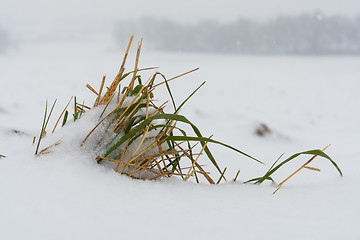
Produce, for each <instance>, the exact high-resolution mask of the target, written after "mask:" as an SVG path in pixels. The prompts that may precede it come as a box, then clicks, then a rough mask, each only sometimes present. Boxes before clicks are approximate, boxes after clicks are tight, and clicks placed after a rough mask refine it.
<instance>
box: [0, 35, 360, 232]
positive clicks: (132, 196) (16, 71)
mask: <svg viewBox="0 0 360 240" xmlns="http://www.w3.org/2000/svg"><path fill="white" fill-rule="evenodd" d="M106 43H107V42H106V41H96V42H91V43H82V42H60V43H59V42H58V43H46V42H45V43H41V44H36V43H31V44H30V43H29V44H24V45H21V47H19V48H18V49H14V50H11V51H8V52H7V53H5V54H2V55H0V66H1V70H0V79H1V80H0V84H1V85H0V87H1V89H2V93H1V95H0V142H1V148H0V154H3V155H6V156H7V157H6V158H2V159H0V192H1V197H0V226H1V231H0V238H1V239H119V238H120V239H127V238H132V239H168V238H171V239H220V238H222V239H230V238H243V239H263V238H267V239H340V238H341V239H359V238H360V232H359V231H358V223H359V220H360V218H359V216H360V214H359V213H360V209H359V204H358V203H359V201H360V191H359V187H358V182H359V180H360V177H359V174H358V161H357V159H358V156H359V154H360V150H359V146H358V144H359V133H360V125H359V124H358V123H359V122H360V113H359V110H358V103H359V100H360V99H359V98H360V95H359V92H360V83H359V80H358V78H359V76H360V58H358V57H353V56H343V57H331V56H328V57H316V56H312V57H311V56H310V57H281V56H277V57H274V56H272V57H267V56H256V57H255V56H237V55H212V54H183V53H164V52H148V51H146V50H144V51H143V52H142V54H141V60H140V65H141V66H140V67H149V66H160V67H161V68H160V70H161V71H162V72H163V73H164V74H165V75H166V76H168V77H171V76H175V75H177V74H180V73H183V72H185V71H187V70H191V69H193V68H195V67H198V66H199V67H200V70H199V71H197V72H195V73H193V74H190V75H189V76H185V77H183V78H182V79H178V80H176V81H174V82H172V83H171V84H172V89H173V94H174V95H175V97H176V101H177V102H180V101H182V100H183V99H185V98H186V97H187V96H188V95H189V94H190V93H191V92H192V90H193V89H195V88H196V87H197V86H198V85H200V84H201V82H202V81H204V80H206V81H207V83H206V84H205V86H204V87H203V88H202V89H201V90H200V91H199V92H198V94H197V95H195V96H194V97H193V99H192V100H191V101H190V102H189V103H187V105H186V106H185V107H184V108H183V111H182V113H183V114H184V115H186V116H188V118H189V119H190V120H191V121H192V122H194V123H195V124H196V125H197V126H198V127H199V128H200V130H201V131H202V133H203V135H204V136H210V135H211V134H214V139H217V140H220V141H224V142H226V143H229V144H231V145H233V146H235V147H238V148H240V149H241V150H244V151H245V152H247V153H250V154H252V155H254V156H255V157H257V158H259V159H260V160H262V161H264V162H265V163H266V164H267V165H266V166H261V165H260V164H257V163H256V162H253V161H251V160H249V159H246V158H244V157H242V156H239V155H238V154H236V153H233V152H231V151H229V150H228V149H223V148H220V147H218V146H214V145H211V146H210V149H211V150H212V151H213V153H214V155H215V158H216V159H217V161H219V164H220V165H221V168H224V167H225V166H227V167H228V171H227V174H226V176H227V178H228V179H232V178H233V177H234V176H235V173H236V172H237V170H238V169H241V173H240V176H239V181H237V182H236V183H232V182H228V183H223V184H220V185H215V186H210V185H207V184H200V185H198V184H195V183H192V182H182V181H180V180H177V179H162V180H160V181H155V182H151V181H139V180H133V179H130V178H128V177H126V176H122V175H119V174H117V173H115V172H114V171H113V170H111V169H108V168H105V167H104V166H101V165H98V164H96V163H95V161H94V158H93V157H92V155H91V154H89V153H85V152H81V151H77V150H74V148H76V146H74V145H73V144H71V143H72V142H71V141H70V140H69V141H68V142H67V143H68V145H67V148H60V149H64V151H60V150H58V151H55V152H53V153H51V154H48V155H43V156H40V157H35V156H34V152H35V147H34V146H33V145H32V139H33V136H38V135H39V133H40V127H41V122H42V118H43V111H44V107H45V100H46V99H48V101H49V103H51V102H52V101H53V100H54V99H55V98H57V99H58V103H57V108H56V110H55V112H54V116H58V114H60V112H61V111H62V107H63V106H65V105H66V103H67V101H68V100H69V99H70V97H71V96H72V95H75V94H78V95H77V98H78V99H79V100H80V99H81V100H82V99H84V100H85V103H88V104H91V103H92V102H93V99H94V95H93V93H91V92H90V91H88V90H87V89H86V88H85V85H86V84H87V83H89V84H90V85H92V86H93V87H94V88H95V89H97V88H98V86H99V84H100V80H101V78H102V75H103V74H107V79H108V81H111V80H112V79H113V78H114V77H115V74H116V72H117V71H118V69H119V66H120V64H121V60H122V54H123V49H121V50H119V49H114V48H112V47H111V45H108V44H106ZM145 44H146V41H145ZM131 55H134V49H133V51H132V54H131ZM133 60H134V59H133V56H132V57H130V59H129V63H132V61H133ZM128 66H129V68H130V66H131V64H129V65H128ZM185 86H186V87H185ZM163 93H164V95H161V96H159V97H160V98H164V99H167V95H165V93H166V91H165V90H164V91H163ZM160 94H161V92H160ZM54 121H55V120H54ZM262 123H264V124H266V125H267V126H269V128H270V129H271V131H272V132H271V134H269V135H266V136H264V137H259V136H257V135H256V134H254V132H255V130H256V127H258V126H259V125H260V124H262ZM52 124H54V122H51V123H50V125H49V126H50V128H52V126H53V125H52ZM88 127H90V125H89V126H88ZM13 130H16V131H18V133H16V132H14V131H13ZM74 131H75V130H74ZM83 132H85V130H83ZM66 133H67V132H66ZM58 134H60V132H59V133H58ZM80 135H81V134H80V133H79V134H73V135H67V136H66V137H69V138H70V139H71V138H72V137H73V139H72V141H73V142H74V143H76V142H78V140H79V139H80ZM330 143H331V144H332V145H331V147H330V148H329V149H328V150H326V153H328V154H329V155H330V156H331V157H332V158H333V159H334V160H335V161H336V162H337V163H338V164H339V166H340V168H341V169H342V170H343V173H344V177H343V178H340V177H339V176H338V173H337V172H336V170H335V169H334V168H333V166H331V165H330V163H329V162H328V161H327V160H324V159H321V158H317V159H315V160H314V162H313V163H312V166H313V167H317V168H320V169H321V172H320V173H318V172H313V171H308V170H303V171H301V172H300V173H299V174H297V175H296V176H295V177H294V178H293V179H291V180H290V181H289V182H287V183H286V184H285V185H284V187H282V188H281V189H280V190H279V191H278V192H277V193H276V194H275V195H273V194H272V192H273V191H274V187H273V186H272V185H270V184H268V183H266V184H264V185H261V186H254V185H251V184H247V185H244V184H242V181H245V180H248V179H250V178H252V177H258V176H260V175H261V174H264V172H265V171H266V170H267V169H268V168H269V167H270V165H271V163H273V161H275V160H276V159H277V157H278V156H280V155H281V154H282V153H283V152H285V153H286V156H289V155H290V154H292V153H295V152H299V151H304V150H309V149H314V148H323V147H325V146H326V145H328V144H330ZM65 149H66V151H65ZM304 160H307V158H302V159H301V160H300V159H299V164H296V163H293V164H289V166H287V167H285V168H284V169H283V170H282V171H281V173H280V172H279V173H278V174H277V175H276V176H274V178H275V180H277V181H278V182H279V181H281V180H283V179H284V178H285V177H287V176H288V175H289V174H290V173H291V172H292V171H294V170H295V168H296V167H298V166H299V165H300V164H301V163H303V161H304ZM300 162H301V163H300Z"/></svg>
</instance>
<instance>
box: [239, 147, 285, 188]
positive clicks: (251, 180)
mask: <svg viewBox="0 0 360 240" xmlns="http://www.w3.org/2000/svg"><path fill="white" fill-rule="evenodd" d="M284 154H285V153H283V154H281V155H280V157H278V159H276V161H275V162H274V163H273V165H271V167H270V168H269V170H268V171H267V172H266V173H265V175H266V174H268V173H269V172H270V171H271V170H272V169H273V167H274V166H275V165H276V163H277V162H278V161H279V160H280V159H281V158H282V156H284ZM261 178H262V177H258V178H253V179H250V180H248V181H246V182H244V183H249V182H255V181H256V183H258V182H257V181H258V180H259V179H261ZM265 180H270V181H272V182H273V183H275V181H274V180H273V179H272V178H271V177H268V178H267V179H265Z"/></svg>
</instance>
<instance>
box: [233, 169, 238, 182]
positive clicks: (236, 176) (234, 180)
mask: <svg viewBox="0 0 360 240" xmlns="http://www.w3.org/2000/svg"><path fill="white" fill-rule="evenodd" d="M239 174H240V169H239V171H237V173H236V175H235V177H234V179H233V182H236V179H237V178H238V176H239Z"/></svg>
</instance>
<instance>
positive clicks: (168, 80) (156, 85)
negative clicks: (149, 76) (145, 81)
mask: <svg viewBox="0 0 360 240" xmlns="http://www.w3.org/2000/svg"><path fill="white" fill-rule="evenodd" d="M197 70H199V68H195V69H193V70H190V71H188V72H185V73H182V74H180V75H177V76H175V77H173V78H170V79H167V80H166V82H170V81H172V80H175V79H177V78H179V77H182V76H185V75H187V74H189V73H192V72H195V71H197ZM164 83H165V81H164V82H161V83H158V84H155V85H154V86H153V88H156V87H158V86H160V85H162V84H164Z"/></svg>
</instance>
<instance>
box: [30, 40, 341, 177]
mask: <svg viewBox="0 0 360 240" xmlns="http://www.w3.org/2000/svg"><path fill="white" fill-rule="evenodd" d="M132 41H133V36H132V37H131V38H130V41H129V44H128V47H127V50H126V52H125V55H124V58H123V61H122V64H121V67H120V70H119V72H118V74H117V75H116V77H115V79H114V80H113V81H112V82H111V84H110V86H109V87H107V88H104V86H105V78H106V77H105V76H104V77H103V78H102V81H101V84H100V88H99V90H98V91H96V90H95V89H94V88H93V87H92V86H90V85H89V84H87V85H86V87H87V88H88V89H89V90H90V91H91V92H93V93H94V94H95V95H96V98H95V101H94V104H93V106H92V107H88V106H86V105H85V104H84V103H82V104H80V103H78V102H77V99H76V97H74V98H71V99H70V101H69V102H68V104H67V105H66V107H65V108H64V109H63V111H62V113H61V114H60V117H59V118H58V120H57V121H56V124H55V126H54V128H53V130H52V133H53V132H54V131H55V130H56V128H57V126H58V124H59V122H62V124H61V125H62V126H66V124H67V122H68V119H69V115H70V114H69V111H68V110H67V108H68V106H69V105H70V103H71V101H72V99H74V112H73V114H72V119H73V121H78V120H79V119H81V118H82V116H84V115H86V114H87V112H88V111H92V110H93V109H94V110H95V109H97V111H98V112H99V114H98V118H99V119H98V122H97V124H95V126H94V127H93V129H92V130H91V131H90V132H89V133H88V134H87V135H86V136H84V139H83V141H82V142H81V143H79V144H80V145H81V146H82V147H84V148H85V147H86V149H89V148H90V149H92V151H93V152H94V153H96V154H97V157H96V159H95V160H96V161H97V163H99V164H104V165H107V166H111V167H112V168H113V169H114V170H115V171H116V172H119V173H120V174H124V175H127V176H129V177H132V178H139V179H151V180H154V179H159V178H162V177H170V176H178V177H180V178H182V179H183V180H184V181H187V180H188V179H190V178H194V179H195V180H196V182H198V183H199V182H200V176H203V179H205V180H206V181H207V182H209V183H210V184H215V183H220V182H221V181H222V180H224V181H226V177H225V172H226V170H227V168H225V169H223V170H221V168H220V167H219V165H218V163H217V161H216V160H215V158H214V156H213V154H212V153H211V151H210V149H209V147H208V143H215V144H218V145H221V146H223V147H226V148H229V149H231V150H233V151H236V152H238V153H239V154H241V155H243V156H245V157H247V158H250V159H252V160H254V161H257V162H259V163H262V162H261V161H259V160H257V159H256V158H254V157H252V156H250V155H249V154H247V153H245V152H243V151H241V150H239V149H237V148H234V147H232V146H230V145H227V144H225V143H222V142H220V141H217V140H214V139H213V138H212V136H210V137H205V136H203V135H202V134H201V132H200V130H199V128H198V127H197V126H196V125H195V124H193V123H192V122H191V121H190V120H189V119H188V118H187V117H185V116H183V115H181V114H180V110H181V108H182V107H183V106H184V105H185V103H186V102H187V101H188V100H189V99H190V98H191V97H192V96H193V95H194V94H195V93H196V92H197V91H198V90H199V89H200V88H201V87H202V86H203V85H204V83H205V82H204V83H202V84H201V85H200V86H199V87H198V88H196V89H195V90H194V91H193V92H192V93H191V94H190V95H189V97H188V98H186V99H185V100H184V101H183V102H182V103H181V104H179V105H177V104H176V103H175V101H174V98H173V94H172V91H171V88H170V85H169V82H170V81H172V80H174V79H177V78H179V77H181V76H184V75H186V74H189V73H191V72H194V71H196V70H198V69H197V68H196V69H193V70H191V71H188V72H186V73H183V74H180V75H178V76H176V77H173V78H171V79H167V78H166V77H165V76H164V75H163V74H161V73H160V72H157V71H155V72H154V73H153V74H151V76H150V77H149V78H148V79H147V80H146V81H145V82H144V81H143V77H142V76H141V75H140V73H141V72H142V71H150V70H156V68H144V69H139V68H138V62H139V57H140V52H141V46H142V40H141V41H140V42H139V44H138V47H137V52H136V60H135V64H134V69H133V70H132V71H130V72H127V73H126V72H125V63H126V60H127V56H128V53H129V49H130V46H131V44H132ZM159 78H160V82H158V79H159ZM126 81H127V84H125V82H126ZM121 85H123V86H125V87H121ZM161 85H165V87H166V89H167V92H168V94H169V96H170V100H171V105H172V106H173V108H174V110H173V112H166V111H165V106H166V105H167V103H168V102H164V103H162V104H156V99H155V95H156V94H155V90H156V89H157V87H159V86H161ZM105 89H106V91H105ZM103 92H104V93H103ZM54 105H55V102H54V104H53V105H52V108H51V110H50V113H47V104H46V108H45V114H44V120H43V124H42V128H41V133H40V137H39V139H38V144H37V147H36V152H35V154H37V155H38V154H45V153H48V152H49V151H50V149H51V148H52V147H55V146H57V145H59V144H61V142H60V141H59V142H56V143H55V144H53V145H51V146H49V147H47V148H44V149H43V150H42V151H40V152H39V146H40V142H41V139H42V138H43V137H44V136H45V134H46V127H47V125H48V122H49V118H50V116H51V113H52V111H53V108H54ZM61 118H62V121H61ZM77 124H81V123H80V122H79V123H77ZM189 129H190V130H189ZM302 154H311V155H314V156H321V157H324V158H326V159H328V160H330V161H331V162H332V164H333V165H334V166H335V167H336V168H337V169H338V170H339V172H340V174H342V173H341V171H340V169H339V168H338V166H337V165H336V164H335V162H334V161H333V160H332V159H331V158H330V157H329V156H327V155H326V154H325V153H323V152H322V151H320V150H312V151H308V152H302V153H298V154H294V155H293V156H291V157H290V158H288V159H286V160H285V161H283V162H282V163H280V164H278V165H276V163H274V165H273V166H272V167H271V168H270V169H269V171H268V172H267V173H266V174H265V175H264V176H263V177H259V178H255V179H251V180H249V181H248V182H255V183H257V184H261V183H262V182H263V181H265V180H272V181H273V179H272V177H271V175H272V174H273V173H274V172H275V171H277V170H278V169H279V168H280V167H281V166H282V165H284V164H285V163H287V162H289V161H291V160H293V159H294V158H296V157H297V156H299V155H302ZM201 155H205V156H206V157H207V159H208V162H209V164H211V165H213V166H214V167H215V168H216V169H217V171H218V172H219V175H220V177H219V178H218V180H217V181H214V180H213V178H212V177H210V174H209V172H208V171H206V170H204V166H203V165H201V164H200V163H199V161H198V160H199V157H200V156H201ZM275 165H276V166H275ZM304 167H307V166H304ZM239 173H240V170H239V171H238V172H237V174H236V176H235V177H234V178H233V181H236V180H237V178H238V176H239Z"/></svg>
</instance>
